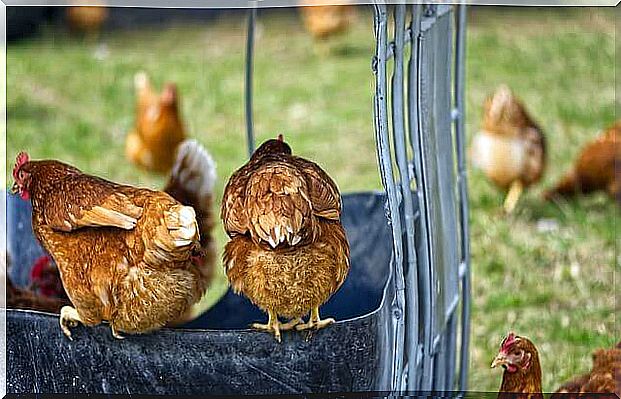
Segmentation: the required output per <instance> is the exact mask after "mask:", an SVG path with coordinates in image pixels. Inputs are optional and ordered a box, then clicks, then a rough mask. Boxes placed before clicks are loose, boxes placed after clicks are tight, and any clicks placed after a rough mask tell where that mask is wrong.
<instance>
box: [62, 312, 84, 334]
mask: <svg viewBox="0 0 621 399" xmlns="http://www.w3.org/2000/svg"><path fill="white" fill-rule="evenodd" d="M78 323H82V320H81V319H80V315H79V314H78V311H77V310H75V309H74V308H72V307H71V306H63V307H62V308H61V309H60V329H61V330H63V333H64V334H65V335H66V336H67V338H69V340H71V341H73V338H71V330H70V329H69V327H77V326H78Z"/></svg>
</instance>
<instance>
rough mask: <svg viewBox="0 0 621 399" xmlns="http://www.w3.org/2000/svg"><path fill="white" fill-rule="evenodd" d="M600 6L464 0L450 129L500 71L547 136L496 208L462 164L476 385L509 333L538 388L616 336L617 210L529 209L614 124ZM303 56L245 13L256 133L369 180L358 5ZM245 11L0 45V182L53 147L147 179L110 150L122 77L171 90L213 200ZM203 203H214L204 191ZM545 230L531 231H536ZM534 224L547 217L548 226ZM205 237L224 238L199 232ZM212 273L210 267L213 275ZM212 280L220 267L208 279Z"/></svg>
mask: <svg viewBox="0 0 621 399" xmlns="http://www.w3.org/2000/svg"><path fill="white" fill-rule="evenodd" d="M614 29H615V24H614V14H613V9H588V8H580V9H579V10H578V9H566V8H564V9H559V8H555V9H539V8H534V9H533V8H523V9H516V8H507V7H498V8H476V9H472V8H471V9H470V14H469V26H468V44H467V46H468V49H467V50H468V51H467V87H466V97H467V131H468V136H469V137H470V136H471V135H472V134H473V133H474V132H475V131H476V129H477V128H478V124H479V120H480V112H481V108H480V107H481V104H482V101H483V99H484V97H485V96H486V95H487V94H488V93H489V92H491V91H492V90H493V89H494V88H495V87H496V86H497V85H498V84H500V83H507V84H509V85H510V86H511V87H512V88H513V89H514V90H515V92H516V93H517V94H518V95H519V96H520V97H521V98H522V99H523V100H524V102H525V103H526V104H527V107H528V108H529V110H530V111H531V113H532V114H533V116H534V117H535V119H536V120H537V121H539V122H540V124H541V125H542V127H543V128H544V130H545V133H546V134H547V137H548V143H549V157H548V160H549V165H548V169H547V175H546V177H545V179H544V181H543V182H542V184H540V186H539V187H536V188H534V189H532V190H531V191H529V192H527V194H526V195H525V196H524V197H523V198H522V201H521V203H520V204H519V206H518V209H517V211H516V212H515V214H513V215H512V216H508V217H507V216H504V215H503V214H502V212H501V204H502V200H503V194H502V193H500V192H498V191H497V190H496V189H495V187H493V186H491V185H490V184H489V183H488V181H487V180H485V178H484V177H483V175H482V174H481V173H480V172H478V171H475V170H471V171H470V173H469V190H470V191H469V194H470V200H471V204H470V210H471V213H470V221H471V247H472V269H473V314H472V331H471V332H472V350H471V367H470V389H471V390H479V391H494V390H497V389H498V387H499V385H500V378H501V372H500V371H498V370H490V369H489V364H490V362H491V360H492V358H493V357H494V356H495V354H496V351H497V347H498V344H499V342H500V340H501V338H502V335H503V334H505V333H506V332H507V331H508V330H509V329H514V330H515V331H516V332H518V333H519V334H522V335H526V336H529V337H531V338H532V339H533V340H534V342H535V343H536V344H537V345H538V347H539V351H540V354H541V357H542V367H543V378H544V390H547V391H551V390H554V389H555V388H556V387H557V386H558V385H559V384H560V383H561V382H563V381H564V380H565V379H567V378H569V377H571V376H573V375H576V374H578V373H580V372H582V371H586V370H588V369H590V365H591V358H590V353H591V351H592V350H593V349H595V348H598V347H602V346H611V345H612V344H613V343H614V342H615V340H618V339H619V338H620V336H619V331H621V329H620V328H619V327H620V326H619V323H618V321H617V316H618V315H619V306H620V305H621V304H619V303H618V302H616V301H615V297H616V291H615V286H614V283H613V281H614V272H615V271H616V272H618V271H619V262H618V259H617V258H616V256H617V254H616V252H615V242H616V233H617V231H618V227H617V224H616V220H617V216H618V211H617V210H616V208H615V205H614V204H612V203H611V202H610V201H609V200H608V199H607V198H606V197H605V196H602V195H596V196H593V197H589V198H581V199H577V200H573V201H570V202H564V203H562V204H547V203H544V202H542V201H541V199H540V197H539V195H540V194H541V192H542V190H543V188H544V187H547V186H550V185H551V184H552V183H553V182H554V181H555V180H556V179H557V178H559V177H560V176H561V174H562V173H563V172H564V171H565V170H566V169H567V168H568V167H569V165H570V164H571V161H572V158H573V157H574V156H575V155H576V154H577V152H578V150H579V148H580V146H581V145H582V144H583V143H585V142H586V141H588V140H590V139H592V138H593V137H594V136H595V135H596V134H597V133H598V132H599V131H600V130H601V129H602V128H604V127H605V126H607V125H609V124H611V123H612V122H613V121H614V119H615V108H614V99H615V91H614V71H615V64H614V60H615V41H614ZM336 41H337V43H336V44H335V45H333V51H332V54H331V55H330V56H329V57H327V58H322V57H319V56H318V55H316V53H315V52H314V51H313V43H312V40H311V37H310V35H309V34H308V33H306V32H305V31H304V30H303V29H301V26H300V21H299V19H298V18H297V17H296V15H295V14H292V13H290V12H289V13H286V12H283V11H272V12H267V13H262V15H261V17H260V23H259V31H258V39H257V48H256V60H255V71H256V76H255V79H256V84H255V124H256V125H255V128H256V134H257V136H258V137H257V140H258V142H261V141H262V140H264V139H266V138H270V137H274V136H275V135H276V134H278V133H284V134H285V137H286V139H287V141H289V142H290V143H291V145H292V147H293V149H294V152H295V153H297V154H300V155H303V156H305V157H309V158H311V159H314V160H316V161H317V162H318V163H320V164H321V165H322V166H324V167H325V169H326V170H327V171H328V172H329V173H330V174H331V175H332V176H333V177H334V178H335V179H336V181H337V182H338V184H339V186H340V188H341V189H342V191H343V192H348V191H356V190H369V189H379V188H381V184H380V181H379V176H378V171H377V164H376V159H375V150H374V135H373V123H372V103H371V96H372V87H373V79H372V74H371V70H370V59H371V55H372V52H373V49H374V40H373V32H372V20H371V15H370V13H369V12H368V10H367V11H364V12H362V13H360V15H359V21H358V23H357V24H356V25H355V26H353V27H352V29H351V30H350V31H349V32H348V33H347V34H346V35H345V36H343V37H341V38H338V39H337V40H336ZM244 43H245V18H242V17H241V16H240V15H238V16H235V17H227V18H220V19H217V20H215V21H213V22H211V23H209V24H197V23H193V24H188V23H185V24H178V25H173V26H168V27H166V28H160V29H158V28H154V27H150V28H141V29H133V30H122V31H112V32H105V33H104V34H103V36H102V37H100V39H99V42H98V43H96V42H93V41H89V40H76V39H73V38H70V37H69V36H68V35H67V33H66V32H65V31H64V30H63V29H60V28H58V27H47V28H46V29H44V30H43V32H42V35H41V36H40V37H39V38H34V39H28V40H24V41H19V42H14V43H9V45H8V48H7V115H8V130H7V131H8V133H7V160H6V162H7V163H6V165H7V179H9V180H8V181H10V170H11V168H12V164H13V159H14V156H15V154H16V153H17V152H18V151H20V150H26V151H28V152H29V153H30V154H31V156H32V157H33V158H56V159H61V160H63V161H66V162H68V163H71V164H74V165H76V166H78V167H79V168H81V169H82V170H84V171H88V172H89V173H93V174H96V175H100V176H103V177H105V178H108V179H112V180H115V181H119V182H125V183H131V184H134V185H143V186H148V187H153V188H158V187H162V185H163V182H164V178H163V177H157V176H154V175H150V174H148V173H144V172H142V171H140V170H139V169H136V168H135V167H133V166H132V165H130V164H129V163H128V162H127V161H126V160H125V158H124V139H125V135H126V132H127V131H128V130H129V129H130V128H131V127H132V124H133V121H134V101H135V98H134V91H133V75H134V74H135V73H136V72H138V71H139V70H145V71H146V72H148V73H149V75H150V76H151V79H152V81H153V83H154V84H155V85H156V86H157V87H158V88H159V87H161V85H162V84H163V83H164V82H165V81H174V82H176V83H177V84H178V86H179V90H180V93H181V107H182V115H183V117H184V119H185V123H186V126H187V131H188V133H189V135H190V136H192V137H195V138H197V139H198V140H199V141H201V142H202V143H203V144H205V145H206V147H207V148H208V149H209V151H210V152H211V153H212V154H213V155H214V156H215V159H216V161H217V163H218V175H219V181H218V184H217V192H216V197H217V198H218V201H219V198H220V197H221V194H222V189H223V186H224V184H225V183H226V179H227V177H228V176H229V175H230V174H231V172H232V171H233V170H235V169H236V168H237V167H239V166H240V165H241V164H242V163H243V162H244V161H245V157H246V154H245V151H246V146H245V132H244V119H243V74H244V69H243V68H244ZM218 205H219V203H218ZM546 226H547V228H546ZM550 226H551V227H550ZM217 233H218V240H219V244H220V247H221V246H222V245H223V244H224V242H225V237H224V234H223V231H222V228H221V227H220V226H218V227H217ZM218 270H219V272H220V268H219V269H218ZM224 290H225V282H224V280H223V279H220V280H219V281H218V283H217V284H216V286H215V287H214V288H213V289H212V290H211V293H210V300H211V301H213V300H216V299H217V298H218V297H219V295H221V294H222V293H223V292H224Z"/></svg>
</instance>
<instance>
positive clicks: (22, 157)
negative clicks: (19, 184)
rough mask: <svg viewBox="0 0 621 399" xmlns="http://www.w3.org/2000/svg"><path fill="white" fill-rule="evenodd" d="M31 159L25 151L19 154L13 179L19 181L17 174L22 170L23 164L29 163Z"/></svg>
mask: <svg viewBox="0 0 621 399" xmlns="http://www.w3.org/2000/svg"><path fill="white" fill-rule="evenodd" d="M29 159H30V158H28V154H27V153H25V152H24V151H22V152H20V153H19V154H17V158H16V159H15V166H14V167H13V178H14V179H17V172H18V171H19V168H21V167H22V165H23V164H25V163H26V162H28V161H29Z"/></svg>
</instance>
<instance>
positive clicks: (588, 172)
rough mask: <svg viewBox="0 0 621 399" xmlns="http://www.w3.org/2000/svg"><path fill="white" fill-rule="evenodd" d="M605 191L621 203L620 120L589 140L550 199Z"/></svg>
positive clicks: (545, 195) (548, 193)
mask: <svg viewBox="0 0 621 399" xmlns="http://www.w3.org/2000/svg"><path fill="white" fill-rule="evenodd" d="M596 191H605V192H607V193H608V195H610V197H611V198H613V199H614V200H616V201H617V203H619V204H620V205H621V120H620V121H618V122H617V123H616V124H615V125H614V126H611V127H609V128H608V129H607V130H606V131H604V132H603V133H602V134H601V135H600V136H599V137H598V138H597V139H595V140H594V141H592V142H590V143H588V144H586V145H585V146H584V147H583V148H582V151H581V152H580V154H579V155H578V158H577V159H576V161H575V163H574V165H573V167H572V169H571V170H570V171H569V172H567V173H566V174H565V176H564V177H563V178H562V179H561V180H560V181H559V183H558V184H557V185H556V186H555V187H554V188H553V189H551V190H549V191H547V192H546V193H545V194H544V197H545V198H546V199H548V200H550V199H554V198H560V197H570V196H575V195H579V194H589V193H593V192H596Z"/></svg>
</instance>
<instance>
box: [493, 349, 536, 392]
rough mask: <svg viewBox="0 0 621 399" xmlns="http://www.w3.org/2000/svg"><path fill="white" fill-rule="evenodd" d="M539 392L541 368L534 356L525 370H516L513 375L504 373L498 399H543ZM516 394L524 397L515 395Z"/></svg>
mask: <svg viewBox="0 0 621 399" xmlns="http://www.w3.org/2000/svg"><path fill="white" fill-rule="evenodd" d="M541 392H542V389H541V366H540V364H539V359H538V357H537V356H534V357H533V360H532V364H531V366H530V367H529V368H528V369H527V370H518V371H517V372H515V373H509V372H508V371H505V372H504V374H503V376H502V385H501V386H500V393H499V394H498V398H499V399H509V398H516V399H517V398H519V399H543V394H542V393H541ZM517 393H521V394H522V393H523V394H524V395H516V394H517Z"/></svg>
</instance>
